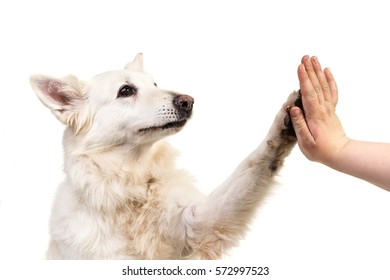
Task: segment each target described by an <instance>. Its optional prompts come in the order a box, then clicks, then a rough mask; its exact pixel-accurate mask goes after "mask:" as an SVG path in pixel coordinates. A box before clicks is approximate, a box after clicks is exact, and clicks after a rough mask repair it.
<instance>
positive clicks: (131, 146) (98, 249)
mask: <svg viewBox="0 0 390 280" xmlns="http://www.w3.org/2000/svg"><path fill="white" fill-rule="evenodd" d="M31 84H32V87H33V88H34V90H35V92H36V93H37V95H38V97H39V99H40V100H41V101H42V102H43V103H44V105H46V106H47V107H48V108H49V109H51V110H52V112H53V113H54V115H55V116H56V117H57V118H58V119H59V120H60V121H61V122H63V123H64V124H66V125H67V129H66V130H65V133H64V139H63V144H64V158H65V165H64V170H65V173H66V179H65V181H64V182H63V183H62V184H61V185H60V186H59V188H58V192H57V195H56V198H55V202H54V207H53V211H52V215H51V221H50V233H51V241H50V245H49V249H48V252H47V257H48V258H49V259H193V258H203V259H217V258H220V257H221V256H222V255H223V254H224V253H225V252H226V251H227V250H228V249H229V248H231V247H232V246H235V245H237V243H238V241H239V240H240V239H241V238H242V237H243V236H244V234H245V231H246V229H247V225H248V223H249V222H250V220H251V218H252V217H253V215H254V213H255V211H256V208H257V207H258V206H259V204H260V203H261V201H262V200H263V198H264V196H265V195H266V194H267V192H268V190H269V188H270V187H271V186H272V182H273V177H274V176H275V174H276V173H277V171H278V170H279V168H280V166H281V165H282V162H283V159H284V158H285V157H286V156H287V155H288V154H289V152H290V151H291V149H292V148H293V146H294V145H295V143H296V138H295V133H294V130H293V129H292V126H291V123H290V119H289V114H288V108H289V107H290V106H291V105H293V104H294V102H295V101H296V100H299V94H298V93H297V92H294V93H292V94H291V95H290V97H289V98H288V100H287V103H286V104H285V105H283V107H282V109H281V110H280V112H279V114H278V115H277V116H276V119H275V121H274V124H273V125H272V127H271V129H270V131H269V133H268V135H267V137H266V138H265V140H264V141H263V142H262V143H261V144H260V146H259V147H258V148H257V149H256V150H255V151H253V152H252V153H251V154H250V155H249V156H248V157H247V158H246V159H245V160H244V161H243V162H242V163H241V164H240V165H239V166H238V168H237V169H236V170H235V171H234V173H233V174H232V175H231V176H230V177H229V178H228V179H227V180H226V181H225V182H224V183H223V184H222V185H221V186H219V187H218V188H216V189H215V190H214V191H213V192H212V193H211V194H210V195H209V196H204V195H202V194H200V193H199V192H198V191H197V189H196V188H195V187H194V186H193V184H192V182H191V176H189V175H188V174H187V173H186V172H184V171H182V170H178V169H177V168H175V164H174V163H175V156H176V154H177V153H176V151H175V150H174V149H173V148H171V147H170V146H169V145H168V144H167V143H166V142H165V141H163V140H162V139H163V138H164V137H166V136H168V135H172V134H174V133H176V132H178V131H180V130H181V129H182V128H183V126H184V125H185V124H186V122H187V120H188V119H189V118H190V117H191V112H192V107H193V104H194V99H193V98H192V97H190V96H188V95H182V94H178V93H175V92H172V91H167V90H162V89H159V88H157V86H156V84H155V83H154V81H153V79H152V78H151V77H150V76H149V75H147V74H145V73H144V72H143V62H142V54H139V55H137V56H136V57H135V59H134V61H133V62H131V63H129V64H127V65H126V67H125V69H124V70H118V71H111V72H106V73H103V74H99V75H97V76H95V77H94V78H93V79H92V80H90V81H89V82H85V83H84V82H81V81H79V80H78V79H77V78H76V77H74V76H67V77H64V78H52V77H47V76H43V75H34V76H32V77H31Z"/></svg>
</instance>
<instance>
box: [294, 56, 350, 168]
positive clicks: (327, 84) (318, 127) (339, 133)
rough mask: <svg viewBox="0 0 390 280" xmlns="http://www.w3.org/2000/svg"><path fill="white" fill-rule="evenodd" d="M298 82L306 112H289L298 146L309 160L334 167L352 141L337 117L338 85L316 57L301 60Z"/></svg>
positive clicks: (295, 109) (305, 57)
mask: <svg viewBox="0 0 390 280" xmlns="http://www.w3.org/2000/svg"><path fill="white" fill-rule="evenodd" d="M298 78H299V84H300V88H301V94H302V103H303V108H304V112H302V110H301V109H300V108H299V107H293V108H291V110H290V116H291V120H292V123H293V125H294V129H295V132H296V135H297V138H298V145H299V147H300V149H301V151H302V153H303V154H304V155H305V156H306V157H307V158H308V159H309V160H312V161H318V162H321V163H324V164H326V165H329V166H331V165H332V163H333V162H335V161H337V157H338V156H339V155H340V154H341V153H340V152H341V150H342V149H343V148H344V147H345V146H346V145H347V144H348V142H349V141H350V140H349V138H348V137H347V136H346V135H345V132H344V129H343V127H342V125H341V122H340V120H339V118H338V117H337V115H336V113H335V110H336V105H337V101H338V90H337V85H336V82H335V80H334V78H333V75H332V73H331V72H330V69H329V68H326V69H325V70H324V71H322V68H321V65H320V63H319V61H318V59H317V57H315V56H314V57H311V58H310V57H309V56H304V57H303V58H302V60H301V64H300V65H299V67H298Z"/></svg>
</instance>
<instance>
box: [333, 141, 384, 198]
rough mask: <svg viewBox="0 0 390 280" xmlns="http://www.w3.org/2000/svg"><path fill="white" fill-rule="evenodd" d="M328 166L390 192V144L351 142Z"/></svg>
mask: <svg viewBox="0 0 390 280" xmlns="http://www.w3.org/2000/svg"><path fill="white" fill-rule="evenodd" d="M326 164H327V165H328V166H329V167H331V168H333V169H336V170H338V171H340V172H343V173H346V174H349V175H352V176H354V177H357V178H360V179H363V180H366V181H368V182H370V183H372V184H375V185H377V186H378V187H381V188H383V189H385V190H387V191H390V144H387V143H375V142H364V141H356V140H350V141H349V142H348V144H346V145H345V147H344V148H343V149H342V151H341V152H340V153H339V155H338V156H337V157H336V158H335V159H334V160H332V161H330V162H327V163H326Z"/></svg>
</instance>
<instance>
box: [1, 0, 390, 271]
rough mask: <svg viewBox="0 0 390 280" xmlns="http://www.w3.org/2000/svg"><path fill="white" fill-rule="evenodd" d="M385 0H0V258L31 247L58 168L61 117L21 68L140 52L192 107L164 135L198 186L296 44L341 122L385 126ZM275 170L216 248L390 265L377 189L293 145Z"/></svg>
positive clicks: (250, 141)
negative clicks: (259, 202) (332, 96)
mask: <svg viewBox="0 0 390 280" xmlns="http://www.w3.org/2000/svg"><path fill="white" fill-rule="evenodd" d="M385 4H386V1H382V2H380V1H373V0H371V1H354V2H352V1H301V0H300V1H287V0H286V1H245V0H240V1H199V0H198V1H172V0H170V1H117V0H111V1H84V2H83V1H73V0H67V1H12V2H11V1H8V2H5V1H3V2H1V4H0V41H1V43H0V74H1V75H0V86H1V87H0V89H1V92H0V94H1V98H0V100H1V107H0V125H1V126H0V129H1V138H0V141H1V142H0V143H1V145H0V161H1V176H0V270H1V269H2V268H1V267H3V269H4V267H6V266H8V263H9V262H18V261H26V260H29V262H30V261H35V260H41V259H42V258H43V257H44V252H45V250H46V246H47V242H48V218H49V214H50V208H51V202H52V198H53V195H54V192H55V189H56V186H57V185H58V184H59V182H60V181H61V180H62V178H63V174H62V146H61V138H62V131H63V129H64V127H63V126H62V125H61V124H60V123H59V122H58V121H57V120H56V119H55V118H54V116H53V115H52V114H51V113H50V112H49V111H48V110H47V109H46V108H45V107H44V106H43V105H42V104H41V103H40V102H39V100H38V99H37V97H36V96H35V94H34V93H33V91H32V89H31V87H30V85H29V76H30V75H31V74H33V73H45V74H50V75H55V76H63V75H67V74H75V75H77V76H78V77H79V78H81V79H88V78H90V77H91V76H94V75H95V74H98V73H100V72H103V71H106V70H112V69H118V68H122V67H123V66H124V65H125V64H126V63H127V62H128V61H130V60H132V59H133V57H134V55H135V54H136V53H138V52H141V51H142V52H143V53H144V58H145V61H144V63H145V69H146V71H147V72H149V73H151V74H152V75H153V76H154V78H155V80H156V81H157V83H158V85H159V87H161V88H167V89H173V90H176V91H181V92H183V93H186V94H189V95H192V96H193V97H194V98H195V100H196V101H195V113H194V116H193V119H192V120H191V122H190V123H189V124H188V126H187V127H186V128H185V129H184V130H183V131H182V132H181V133H180V134H178V135H176V136H174V137H172V138H171V141H172V143H173V144H174V145H175V146H176V147H177V148H179V149H180V150H181V151H182V157H181V160H180V161H179V164H181V165H183V166H184V167H185V168H187V169H189V170H190V172H191V173H192V174H193V175H194V176H195V177H196V178H197V179H198V183H199V188H200V189H201V190H202V191H203V192H205V193H207V192H210V191H211V190H212V189H213V188H214V187H216V186H217V185H218V184H219V183H220V182H222V181H223V180H224V179H225V178H226V177H227V176H228V175H229V174H230V172H231V171H232V170H233V169H234V167H235V166H236V165H237V164H238V163H239V162H240V160H241V159H242V158H244V157H245V156H246V155H247V154H248V153H249V152H250V151H251V150H252V149H254V148H255V147H256V146H257V144H258V143H260V141H261V140H262V139H263V137H264V136H265V135H266V133H267V130H268V128H269V126H270V124H271V123H272V120H273V118H274V116H275V114H276V112H277V111H278V110H279V107H280V106H281V105H282V103H283V102H284V100H285V99H286V97H287V96H288V94H289V93H290V92H291V91H292V90H294V89H297V88H298V80H297V77H296V69H297V66H298V64H299V62H300V58H301V57H302V56H303V55H304V54H309V55H317V56H318V57H319V58H320V61H321V62H322V64H323V65H324V66H330V67H331V69H332V72H333V74H334V75H335V78H336V80H337V82H338V85H339V92H340V101H339V105H338V111H337V112H338V114H339V116H340V119H341V120H342V122H343V125H344V128H345V130H346V132H347V134H348V135H349V136H350V137H352V138H356V139H361V140H372V141H381V142H389V141H390V131H389V125H388V121H389V113H388V110H389V97H388V96H389V95H390V89H389V86H388V85H389V75H390V70H389V67H388V65H389V64H390V54H389V50H390V43H389V42H390V41H389V38H388V37H389V36H388V35H389V26H390V17H389V15H388V11H389V10H388V8H386V7H387V6H386V5H385ZM278 181H279V185H278V186H277V187H275V188H274V191H273V195H272V196H270V197H269V199H268V200H267V203H266V204H265V205H264V206H263V207H262V208H261V211H259V214H258V216H257V217H256V219H255V220H254V222H253V225H252V228H251V230H250V232H249V233H248V235H247V238H246V239H245V240H244V241H243V242H242V245H241V246H240V247H239V248H237V249H236V250H234V251H232V253H231V255H230V256H228V257H227V259H228V260H230V263H234V262H237V263H238V262H239V263H241V264H243V263H244V264H245V263H248V264H250V265H268V266H270V267H271V268H272V269H273V277H274V278H272V279H287V277H288V279H330V278H332V279H389V277H390V268H389V260H390V257H389V256H390V242H389V237H390V223H389V216H390V194H389V193H388V192H386V191H384V190H382V189H379V188H377V187H375V186H372V185H370V184H368V183H366V182H363V181H360V180H358V179H355V178H352V177H349V176H347V175H344V174H340V173H337V172H336V171H334V170H331V169H328V168H327V167H325V166H322V165H319V164H316V163H313V162H309V161H308V160H307V159H306V158H305V157H304V156H303V155H302V154H301V153H300V151H299V149H298V148H295V149H294V150H293V152H292V154H291V156H290V157H289V158H288V159H287V161H286V162H285V166H284V168H283V170H282V171H281V172H280V176H279V177H278ZM282 275H284V276H282ZM9 279H11V278H9Z"/></svg>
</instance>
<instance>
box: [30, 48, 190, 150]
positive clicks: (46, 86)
mask: <svg viewBox="0 0 390 280" xmlns="http://www.w3.org/2000/svg"><path fill="white" fill-rule="evenodd" d="M30 81H31V85H32V87H33V89H34V90H35V92H36V94H37V95H38V97H39V99H40V100H41V101H42V102H43V104H44V105H46V106H47V107H48V108H49V109H50V110H51V111H52V112H53V113H54V115H55V116H56V117H57V118H58V119H59V120H60V121H61V122H63V123H64V124H66V125H67V126H68V127H69V128H70V129H69V131H70V132H68V133H71V135H72V136H73V137H74V138H75V139H76V138H77V139H78V140H79V141H80V142H83V144H84V145H87V146H89V147H90V148H92V147H93V148H105V147H110V146H117V145H123V144H131V145H141V144H145V143H153V142H155V141H157V140H159V139H161V138H163V137H165V136H168V135H171V134H174V133H176V132H178V131H180V130H181V129H182V127H183V126H184V125H185V124H186V122H187V120H188V119H189V118H190V117H191V113H192V107H193V104H194V99H193V98H192V97H190V96H188V95H183V94H178V93H175V92H172V91H167V90H163V89H160V88H158V87H157V85H156V84H155V82H154V81H153V79H152V77H151V76H149V75H148V74H146V73H145V72H144V71H143V57H142V54H138V55H137V56H136V57H135V59H134V60H133V61H132V62H130V63H128V64H127V65H126V67H125V69H124V70H117V71H110V72H105V73H102V74H99V75H97V76H95V77H94V78H92V79H91V80H90V81H87V82H82V81H80V80H79V79H77V78H76V77H74V76H67V77H64V78H53V77H48V76H43V75H34V76H32V77H31V79H30Z"/></svg>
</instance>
